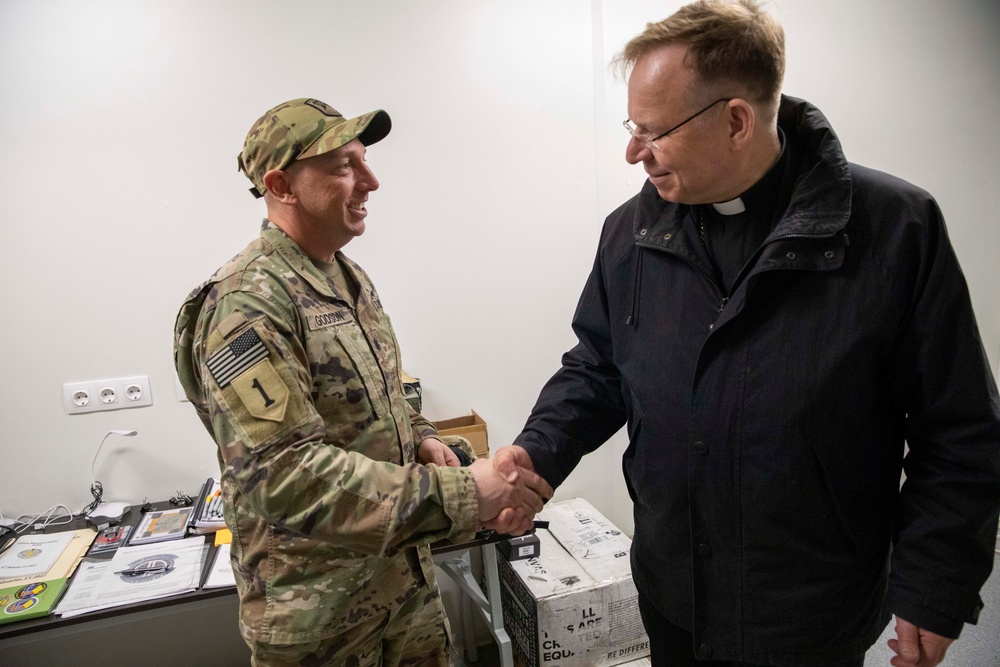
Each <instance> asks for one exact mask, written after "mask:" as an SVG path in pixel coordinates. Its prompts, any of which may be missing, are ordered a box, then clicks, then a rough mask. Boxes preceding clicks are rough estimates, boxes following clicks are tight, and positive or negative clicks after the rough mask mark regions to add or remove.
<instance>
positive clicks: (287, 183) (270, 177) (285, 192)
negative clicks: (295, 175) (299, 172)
mask: <svg viewBox="0 0 1000 667" xmlns="http://www.w3.org/2000/svg"><path fill="white" fill-rule="evenodd" d="M264 187H265V188H267V191H268V193H269V194H270V195H271V198H272V199H274V200H275V201H278V202H281V203H282V204H290V203H292V202H293V201H294V200H295V193H293V192H292V183H291V179H290V178H289V176H288V172H286V171H282V170H281V169H271V170H270V171H268V172H265V173H264Z"/></svg>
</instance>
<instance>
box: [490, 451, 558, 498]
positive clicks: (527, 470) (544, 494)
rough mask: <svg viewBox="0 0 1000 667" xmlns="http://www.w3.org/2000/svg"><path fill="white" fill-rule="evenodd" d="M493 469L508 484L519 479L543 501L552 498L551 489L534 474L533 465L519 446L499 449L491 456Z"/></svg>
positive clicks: (526, 453) (540, 477) (539, 476)
mask: <svg viewBox="0 0 1000 667" xmlns="http://www.w3.org/2000/svg"><path fill="white" fill-rule="evenodd" d="M493 467H495V468H496V469H497V471H498V472H499V473H500V474H501V475H502V476H503V478H504V479H506V480H507V481H508V482H515V481H517V480H518V479H520V480H521V481H522V482H524V484H525V485H526V486H527V487H528V488H529V489H531V490H532V491H534V492H535V493H536V494H538V495H539V496H541V498H542V499H543V501H547V500H550V499H551V498H552V494H553V491H552V487H551V486H549V483H548V482H546V481H545V480H544V479H543V478H542V476H541V475H539V474H538V473H536V472H535V465H534V464H533V463H532V462H531V457H530V456H529V455H528V452H527V451H525V449H524V447H521V446H520V445H510V446H509V447H501V448H500V449H499V450H497V453H496V454H494V456H493Z"/></svg>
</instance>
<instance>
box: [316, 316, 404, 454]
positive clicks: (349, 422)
mask: <svg viewBox="0 0 1000 667" xmlns="http://www.w3.org/2000/svg"><path fill="white" fill-rule="evenodd" d="M308 348H309V356H310V364H309V365H310V369H309V370H310V372H311V373H312V381H313V384H312V399H313V403H314V405H315V406H316V410H317V412H318V413H319V414H320V416H322V418H323V421H324V422H325V424H326V431H327V438H328V440H329V441H330V442H332V443H333V444H336V445H339V446H341V447H344V448H349V447H348V445H349V444H350V443H351V442H352V441H354V440H355V439H356V438H357V437H358V436H359V435H361V433H362V432H364V430H365V429H367V428H368V427H369V426H371V425H372V424H373V423H374V422H376V421H377V420H378V419H379V418H380V417H382V416H383V415H384V414H385V412H386V409H387V402H386V398H385V382H384V380H383V379H382V372H381V371H380V370H379V367H378V363H377V361H376V359H375V357H374V356H373V355H372V352H371V350H370V348H369V346H368V342H367V340H366V339H365V336H364V333H363V332H362V331H361V328H360V327H359V326H358V325H357V323H356V322H353V321H347V322H343V323H341V324H338V325H337V326H332V327H324V328H321V329H319V330H316V331H311V332H310V333H309V342H308Z"/></svg>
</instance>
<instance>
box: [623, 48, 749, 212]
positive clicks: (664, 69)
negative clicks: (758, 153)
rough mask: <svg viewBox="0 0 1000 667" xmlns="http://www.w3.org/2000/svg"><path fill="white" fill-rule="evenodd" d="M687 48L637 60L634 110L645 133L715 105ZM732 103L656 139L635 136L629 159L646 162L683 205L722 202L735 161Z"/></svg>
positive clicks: (631, 88) (632, 81) (666, 194)
mask: <svg viewBox="0 0 1000 667" xmlns="http://www.w3.org/2000/svg"><path fill="white" fill-rule="evenodd" d="M686 53H687V47H686V46H684V45H681V44H670V45H667V46H663V47H660V48H657V49H654V50H652V51H650V52H648V53H646V54H645V55H643V56H642V57H640V58H639V60H637V61H636V63H635V67H634V68H633V69H632V73H631V76H629V81H628V114H629V118H630V119H631V120H632V122H633V123H635V125H636V126H637V128H638V132H639V134H642V135H645V136H650V137H655V136H657V135H659V134H660V133H662V132H665V131H667V130H668V129H670V128H672V127H674V126H675V125H677V124H678V123H680V122H681V121H683V120H684V119H685V118H688V117H689V116H691V115H692V114H694V113H696V112H697V111H698V110H699V109H701V108H702V107H704V106H706V105H708V104H710V103H711V102H712V99H717V97H712V95H711V93H710V92H709V91H707V90H703V89H704V88H705V87H704V86H700V85H699V83H698V81H697V75H696V74H695V72H694V70H693V69H691V67H689V66H688V65H687V64H685V62H684V57H685V55H686ZM728 109H729V104H727V103H723V102H720V103H719V104H717V105H715V106H713V107H712V108H710V109H708V110H707V111H706V112H705V113H703V114H701V115H699V116H698V117H697V118H694V119H693V120H691V121H690V122H688V123H685V124H684V125H682V126H681V127H679V128H678V129H677V130H676V131H674V132H671V133H670V134H668V135H667V136H665V137H660V138H659V139H657V141H656V145H657V148H655V149H654V148H651V147H650V146H648V145H647V144H646V143H645V142H643V141H642V140H641V139H637V138H635V137H633V138H631V139H630V140H629V143H628V146H627V148H626V149H625V160H626V161H627V162H628V163H629V164H639V163H642V166H643V168H644V169H645V170H646V173H647V174H648V175H649V180H650V182H651V183H652V184H653V185H654V186H655V187H656V191H657V192H658V193H659V195H660V197H662V198H663V199H665V200H667V201H671V202H676V203H681V204H705V203H711V202H716V201H722V200H723V197H724V196H725V193H727V192H728V190H729V189H730V188H729V187H728V186H727V180H728V179H727V178H726V176H727V171H728V168H729V167H730V166H731V164H730V158H731V155H730V144H729V132H728V123H727V119H728V117H729V116H728Z"/></svg>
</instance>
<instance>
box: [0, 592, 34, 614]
mask: <svg viewBox="0 0 1000 667" xmlns="http://www.w3.org/2000/svg"><path fill="white" fill-rule="evenodd" d="M36 604H38V598H36V597H31V596H29V597H26V598H24V599H23V600H15V601H14V602H12V603H11V604H9V605H7V608H6V609H4V613H7V614H20V613H21V612H22V611H28V610H29V609H31V608H32V607H34V606H35V605H36Z"/></svg>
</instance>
